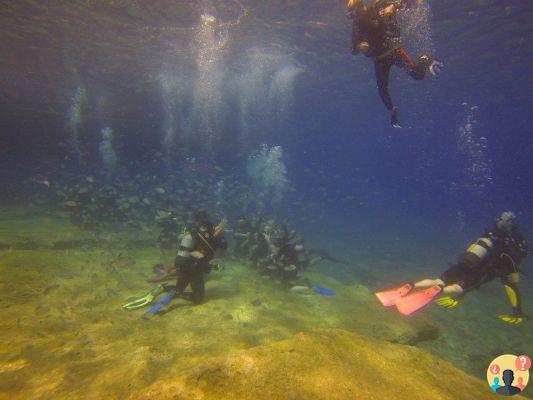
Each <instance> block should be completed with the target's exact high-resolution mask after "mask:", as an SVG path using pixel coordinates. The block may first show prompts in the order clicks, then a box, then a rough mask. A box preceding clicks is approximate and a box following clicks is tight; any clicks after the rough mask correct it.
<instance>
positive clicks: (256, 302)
mask: <svg viewBox="0 0 533 400" xmlns="http://www.w3.org/2000/svg"><path fill="white" fill-rule="evenodd" d="M250 304H251V305H252V306H254V307H259V306H260V305H261V300H259V299H255V300H254V301H252V302H251V303H250Z"/></svg>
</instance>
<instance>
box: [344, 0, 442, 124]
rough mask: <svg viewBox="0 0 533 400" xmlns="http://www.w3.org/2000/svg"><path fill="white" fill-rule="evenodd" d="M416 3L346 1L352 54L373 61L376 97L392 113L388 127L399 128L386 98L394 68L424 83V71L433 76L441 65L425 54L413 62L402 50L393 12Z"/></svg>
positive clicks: (402, 0)
mask: <svg viewBox="0 0 533 400" xmlns="http://www.w3.org/2000/svg"><path fill="white" fill-rule="evenodd" d="M415 2H416V0H395V1H393V0H377V1H376V2H375V3H374V5H372V6H366V5H365V3H364V0H349V1H348V12H349V15H350V17H351V18H352V19H353V27H352V54H353V55H357V54H359V53H363V54H365V55H366V56H367V57H371V58H372V59H373V60H374V67H375V70H376V80H377V85H378V90H379V95H380V97H381V99H382V100H383V103H384V104H385V106H386V107H387V109H388V110H389V111H390V112H391V123H392V126H393V127H395V128H400V124H399V121H398V109H397V108H396V107H395V106H394V104H393V102H392V99H391V96H390V94H389V73H390V69H391V67H392V66H393V65H396V66H397V67H400V68H403V69H405V70H406V71H407V73H408V74H409V75H410V76H411V77H412V78H413V79H416V80H421V79H424V76H425V73H426V70H428V71H429V72H430V73H431V74H433V75H436V74H438V73H439V72H440V69H441V68H442V67H443V64H442V63H441V62H439V61H435V60H433V59H432V58H431V57H429V56H428V55H426V54H424V55H422V56H420V57H419V59H418V62H414V61H413V60H412V59H411V57H409V55H408V54H407V53H406V52H405V50H404V49H403V44H402V40H401V35H400V26H399V24H398V21H397V19H396V11H397V10H399V9H403V8H406V7H410V6H411V5H412V4H413V3H415Z"/></svg>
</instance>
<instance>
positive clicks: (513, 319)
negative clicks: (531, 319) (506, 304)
mask: <svg viewBox="0 0 533 400" xmlns="http://www.w3.org/2000/svg"><path fill="white" fill-rule="evenodd" d="M498 318H499V319H501V320H502V321H503V322H506V323H508V324H511V325H518V324H521V323H522V322H524V321H525V320H526V319H527V318H526V317H517V316H514V315H498Z"/></svg>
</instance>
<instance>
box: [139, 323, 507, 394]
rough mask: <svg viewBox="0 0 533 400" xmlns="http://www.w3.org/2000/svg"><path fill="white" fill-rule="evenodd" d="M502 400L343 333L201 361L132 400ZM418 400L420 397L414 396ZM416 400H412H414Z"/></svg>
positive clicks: (464, 377)
mask: <svg viewBox="0 0 533 400" xmlns="http://www.w3.org/2000/svg"><path fill="white" fill-rule="evenodd" d="M410 394H413V395H414V397H416V398H417V399H440V400H456V399H461V400H477V399H487V400H490V399H494V400H496V399H498V398H499V397H498V395H496V394H493V393H491V392H490V389H489V388H488V386H487V383H486V382H485V380H484V377H483V379H479V378H475V377H473V376H470V375H468V374H466V373H465V372H463V371H461V370H459V369H457V368H455V367H454V366H453V365H452V364H451V363H449V362H446V361H443V360H441V359H439V358H437V357H435V356H433V355H431V354H430V353H428V352H426V351H424V350H420V349H418V348H415V347H411V346H403V345H398V344H392V343H387V342H383V341H378V340H374V339H371V338H368V337H365V336H362V335H359V334H355V333H350V332H347V331H343V330H317V331H314V332H308V333H300V334H298V335H296V336H294V337H293V338H291V339H288V340H283V341H280V342H276V343H273V344H270V345H264V346H258V347H255V348H252V349H248V350H241V351H236V352H234V353H230V354H229V355H227V356H222V357H218V358H214V359H210V360H206V361H203V362H202V364H201V365H200V366H198V367H197V368H196V369H195V370H194V371H192V372H189V373H187V374H186V375H181V376H177V377H175V378H171V379H165V380H159V381H156V382H155V383H153V384H152V385H151V386H149V387H148V388H146V389H143V390H141V391H140V392H137V393H133V394H132V395H131V396H130V400H141V399H143V400H144V399H146V400H147V399H154V398H157V399H159V400H170V399H177V398H179V399H182V400H192V399H198V400H215V399H216V400H219V399H239V400H248V399H250V400H252V399H253V400H261V399H288V398H294V399H306V400H322V399H328V400H346V399H365V400H378V399H379V400H381V399H402V398H409V397H410V396H409V395H410ZM415 394H416V395H415ZM414 397H413V398H414Z"/></svg>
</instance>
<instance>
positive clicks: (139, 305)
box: [122, 285, 165, 311]
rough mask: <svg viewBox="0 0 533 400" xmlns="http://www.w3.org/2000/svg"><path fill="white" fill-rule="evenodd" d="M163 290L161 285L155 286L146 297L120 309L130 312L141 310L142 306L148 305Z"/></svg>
mask: <svg viewBox="0 0 533 400" xmlns="http://www.w3.org/2000/svg"><path fill="white" fill-rule="evenodd" d="M164 290H165V288H164V286H163V285H157V286H156V287H154V288H153V289H152V290H150V291H149V292H148V293H147V294H146V295H144V296H143V297H140V298H138V299H135V300H132V301H130V302H128V303H126V304H123V305H122V308H123V309H125V310H127V311H131V310H137V309H139V308H142V307H144V306H147V305H149V304H150V303H151V302H152V301H154V299H155V298H156V297H157V296H159V295H160V294H161V293H163V291H164Z"/></svg>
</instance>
